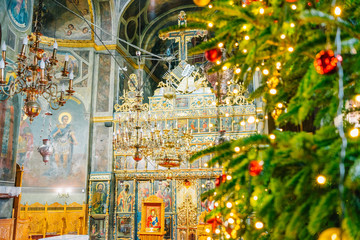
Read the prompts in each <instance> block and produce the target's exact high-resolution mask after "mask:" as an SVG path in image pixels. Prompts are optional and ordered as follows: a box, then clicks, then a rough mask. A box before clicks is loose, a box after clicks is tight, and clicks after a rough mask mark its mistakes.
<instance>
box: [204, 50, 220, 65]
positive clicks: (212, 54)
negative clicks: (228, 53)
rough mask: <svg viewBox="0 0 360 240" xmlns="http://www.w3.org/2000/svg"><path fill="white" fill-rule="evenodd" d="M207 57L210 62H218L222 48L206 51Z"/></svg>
mask: <svg viewBox="0 0 360 240" xmlns="http://www.w3.org/2000/svg"><path fill="white" fill-rule="evenodd" d="M205 57H206V59H207V60H209V61H210V62H216V61H218V60H220V59H221V50H220V48H213V49H210V50H207V51H206V52H205Z"/></svg>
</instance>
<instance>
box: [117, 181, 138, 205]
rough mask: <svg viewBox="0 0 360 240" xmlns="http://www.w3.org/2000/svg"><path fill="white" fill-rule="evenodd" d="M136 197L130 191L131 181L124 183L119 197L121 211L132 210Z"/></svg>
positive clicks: (118, 202)
mask: <svg viewBox="0 0 360 240" xmlns="http://www.w3.org/2000/svg"><path fill="white" fill-rule="evenodd" d="M133 202H134V197H133V194H131V193H130V185H129V183H125V184H124V188H123V190H122V191H121V192H120V193H119V196H118V198H117V204H118V207H119V208H118V209H119V211H120V212H132V208H133Z"/></svg>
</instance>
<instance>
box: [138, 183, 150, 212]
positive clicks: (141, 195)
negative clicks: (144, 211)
mask: <svg viewBox="0 0 360 240" xmlns="http://www.w3.org/2000/svg"><path fill="white" fill-rule="evenodd" d="M150 188H151V186H150V182H138V206H139V211H141V203H142V201H143V199H145V198H147V197H149V195H150V190H151V189H150Z"/></svg>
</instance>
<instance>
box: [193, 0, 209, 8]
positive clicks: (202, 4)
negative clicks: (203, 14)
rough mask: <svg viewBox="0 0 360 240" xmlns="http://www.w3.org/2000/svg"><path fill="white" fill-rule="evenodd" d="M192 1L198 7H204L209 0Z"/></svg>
mask: <svg viewBox="0 0 360 240" xmlns="http://www.w3.org/2000/svg"><path fill="white" fill-rule="evenodd" d="M194 3H195V5H196V6H198V7H205V6H206V5H208V4H209V3H210V0H194Z"/></svg>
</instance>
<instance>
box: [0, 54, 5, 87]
mask: <svg viewBox="0 0 360 240" xmlns="http://www.w3.org/2000/svg"><path fill="white" fill-rule="evenodd" d="M4 69H5V62H4V59H1V61H0V85H4V84H5V81H4Z"/></svg>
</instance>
